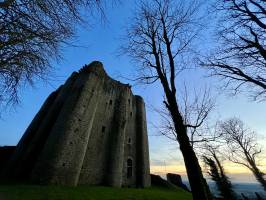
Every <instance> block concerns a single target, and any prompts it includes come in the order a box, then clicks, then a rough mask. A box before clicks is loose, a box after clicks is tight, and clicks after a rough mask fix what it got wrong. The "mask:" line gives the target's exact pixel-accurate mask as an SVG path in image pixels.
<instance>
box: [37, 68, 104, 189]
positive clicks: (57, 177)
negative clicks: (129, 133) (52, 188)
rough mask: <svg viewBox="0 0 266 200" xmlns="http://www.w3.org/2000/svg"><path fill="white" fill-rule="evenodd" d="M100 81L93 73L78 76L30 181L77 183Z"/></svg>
mask: <svg viewBox="0 0 266 200" xmlns="http://www.w3.org/2000/svg"><path fill="white" fill-rule="evenodd" d="M103 81H104V80H99V78H98V76H96V75H95V74H93V73H91V74H90V75H89V76H88V74H81V75H79V78H78V79H77V80H76V81H75V83H74V86H73V89H72V91H70V92H69V94H68V95H69V97H68V99H67V100H66V102H65V105H64V107H63V108H62V110H61V112H60V115H59V116H58V118H57V120H56V122H55V125H54V127H53V129H52V131H51V134H50V136H49V138H48V140H47V143H46V146H45V148H44V150H43V151H42V154H41V156H40V158H39V160H38V162H37V164H36V166H35V168H34V170H33V172H32V179H33V181H35V182H40V183H44V184H47V183H52V184H62V185H77V182H78V179H79V174H80V170H81V167H82V163H83V159H84V156H85V153H86V149H87V144H88V140H89V136H90V133H91V127H92V123H93V120H94V116H95V113H96V110H97V106H98V101H97V98H98V87H100V85H101V84H103Z"/></svg>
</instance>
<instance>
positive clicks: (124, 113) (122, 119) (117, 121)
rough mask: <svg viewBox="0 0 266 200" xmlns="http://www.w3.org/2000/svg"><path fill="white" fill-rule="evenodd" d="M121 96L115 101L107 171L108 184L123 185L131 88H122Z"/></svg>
mask: <svg viewBox="0 0 266 200" xmlns="http://www.w3.org/2000/svg"><path fill="white" fill-rule="evenodd" d="M119 92H120V94H119V97H118V99H117V100H116V103H115V115H114V119H113V123H112V126H113V127H112V131H111V135H110V155H109V162H108V165H109V166H108V167H107V170H106V173H107V185H109V186H114V187H121V186H122V178H123V161H124V142H125V131H126V125H127V120H128V112H129V108H128V105H127V102H128V98H129V94H130V91H129V88H127V87H126V88H121V90H120V91H119Z"/></svg>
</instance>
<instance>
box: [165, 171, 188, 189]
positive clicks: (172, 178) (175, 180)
mask: <svg viewBox="0 0 266 200" xmlns="http://www.w3.org/2000/svg"><path fill="white" fill-rule="evenodd" d="M166 178H167V181H168V182H169V183H171V184H173V185H176V186H178V187H181V188H183V189H184V190H186V191H188V192H190V190H189V189H188V187H187V186H186V185H185V184H184V183H183V182H182V178H181V176H180V175H179V174H172V173H168V174H166Z"/></svg>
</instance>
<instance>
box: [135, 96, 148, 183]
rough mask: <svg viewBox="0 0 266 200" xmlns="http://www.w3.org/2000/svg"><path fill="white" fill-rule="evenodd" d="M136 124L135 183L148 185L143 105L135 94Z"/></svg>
mask: <svg viewBox="0 0 266 200" xmlns="http://www.w3.org/2000/svg"><path fill="white" fill-rule="evenodd" d="M136 110H137V116H136V125H137V127H136V128H137V131H136V133H137V145H136V149H137V166H136V169H137V185H138V186H141V187H148V186H150V184H151V183H150V163H149V145H148V134H147V121H146V111H145V105H144V101H143V99H142V97H140V96H136Z"/></svg>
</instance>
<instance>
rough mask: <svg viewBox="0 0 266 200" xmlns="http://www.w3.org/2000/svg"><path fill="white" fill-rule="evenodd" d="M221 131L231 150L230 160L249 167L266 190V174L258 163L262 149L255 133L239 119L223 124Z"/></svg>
mask: <svg viewBox="0 0 266 200" xmlns="http://www.w3.org/2000/svg"><path fill="white" fill-rule="evenodd" d="M220 131H221V133H222V134H223V135H224V137H225V141H226V143H227V146H228V148H229V149H230V153H229V155H228V157H229V160H230V161H232V162H234V163H237V164H240V165H243V166H245V167H247V168H248V169H249V170H250V171H251V172H252V173H253V175H254V176H255V177H256V179H257V180H258V182H259V183H260V184H261V185H262V187H263V188H264V190H266V180H265V178H264V175H265V174H264V173H263V172H262V171H261V170H260V169H259V167H258V163H257V160H258V156H259V154H260V153H261V149H260V148H259V145H258V143H257V141H256V136H255V132H254V131H251V130H250V129H248V128H246V127H245V126H244V123H243V122H242V121H241V120H240V119H238V118H232V119H229V120H226V121H224V122H222V123H221V124H220Z"/></svg>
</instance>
